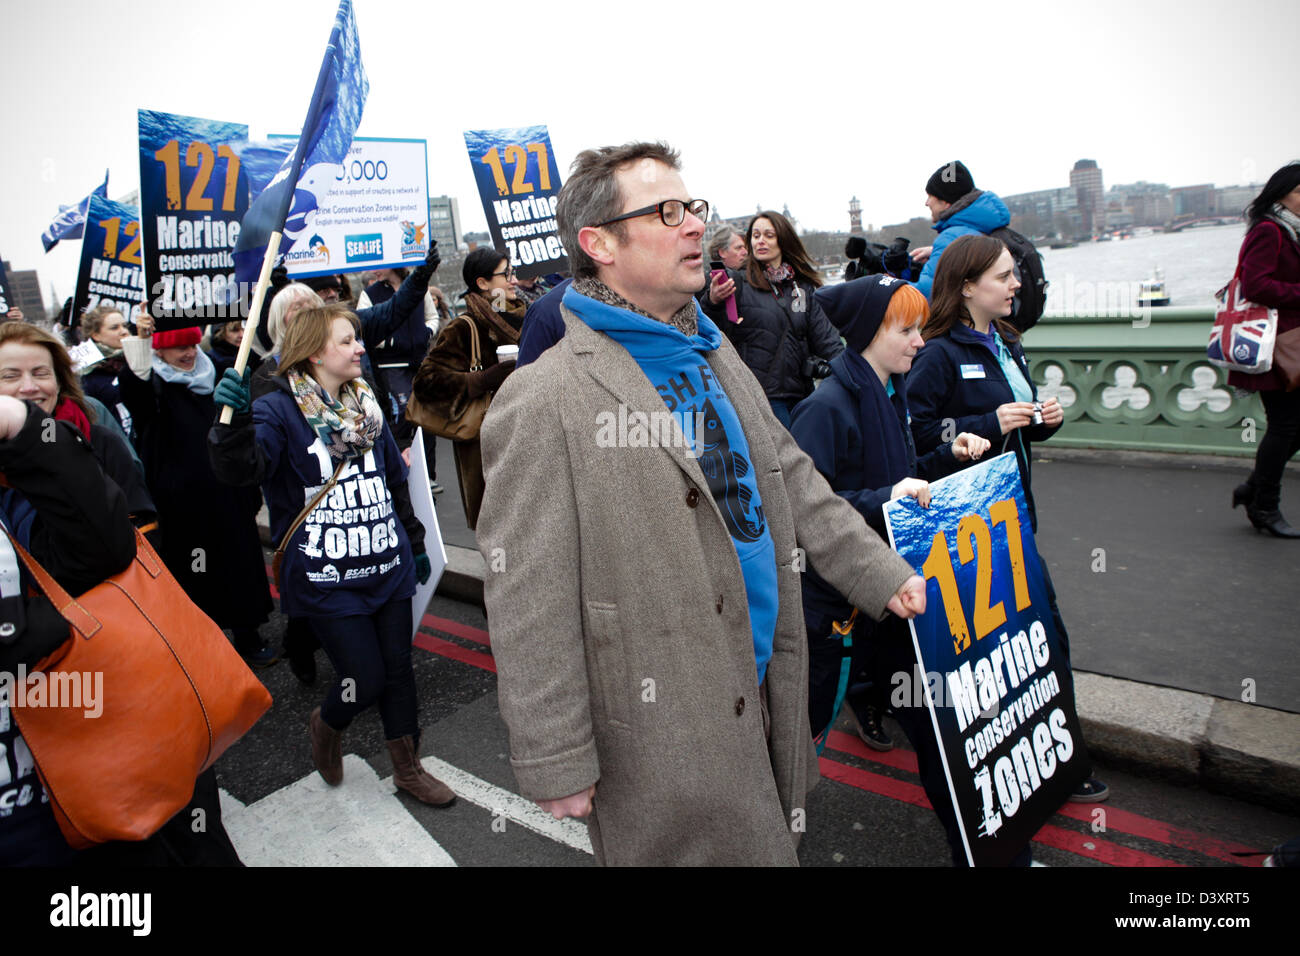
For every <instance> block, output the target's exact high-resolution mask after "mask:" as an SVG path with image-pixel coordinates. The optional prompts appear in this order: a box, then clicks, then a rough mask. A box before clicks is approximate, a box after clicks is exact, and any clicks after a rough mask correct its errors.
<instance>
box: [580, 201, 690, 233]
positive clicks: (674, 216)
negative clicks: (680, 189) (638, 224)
mask: <svg viewBox="0 0 1300 956" xmlns="http://www.w3.org/2000/svg"><path fill="white" fill-rule="evenodd" d="M652 212H657V213H658V214H659V221H660V222H662V223H663V224H664V225H665V226H670V227H676V226H680V225H681V224H682V223H683V222H685V221H686V214H687V213H688V212H689V213H690V214H691V215H692V216H695V217H696V218H697V219H701V220H705V219H708V218H709V204H708V203H707V202H705V201H704V200H703V199H665V200H664V201H663V202H657V203H655V204H654V205H653V206H644V207H642V208H641V209H633V210H632V211H631V212H625V213H623V215H621V216H615V217H614V218H613V219H606V220H605V221H604V222H598V223H596V225H595V227H593V228H600V227H601V226H608V225H609V224H610V223H614V222H622V221H623V220H624V219H635V218H636V217H637V216H648V215H650V213H652Z"/></svg>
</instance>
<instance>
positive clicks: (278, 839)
mask: <svg viewBox="0 0 1300 956" xmlns="http://www.w3.org/2000/svg"><path fill="white" fill-rule="evenodd" d="M427 762H428V761H427V760H426V763H427ZM466 776H468V774H466ZM470 779H473V778H472V777H471V778H470ZM452 786H453V787H455V785H454V784H453V785H452ZM457 792H459V791H457ZM466 799H470V798H469V797H466ZM221 816H222V822H223V823H224V824H225V827H226V832H227V833H229V834H230V840H231V842H232V843H234V845H235V849H236V850H237V851H239V857H240V859H242V860H243V861H244V863H245V864H247V865H248V866H455V865H456V861H455V860H453V859H452V858H451V855H450V854H448V853H447V851H446V850H444V849H443V848H442V847H441V846H439V845H438V842H437V841H436V840H434V839H433V837H431V836H430V835H429V832H428V831H427V830H425V829H424V827H422V826H421V825H420V823H419V821H418V820H416V819H415V817H413V816H411V814H410V812H409V811H408V810H407V809H406V807H404V806H403V805H402V802H401V801H400V800H399V799H398V798H397V796H396V794H395V793H394V792H393V788H392V780H391V778H389V779H387V780H382V781H381V780H380V779H379V775H378V774H377V773H375V771H374V770H373V769H372V768H371V766H370V764H368V763H366V762H365V761H364V760H362V759H361V758H360V757H358V756H357V755H356V754H346V755H345V756H344V757H343V783H342V784H340V785H339V786H337V787H331V786H329V785H328V784H326V783H325V781H324V780H322V779H321V778H320V774H318V773H315V772H314V771H313V772H312V774H311V775H310V776H307V777H303V778H302V779H301V780H299V781H297V782H295V783H291V784H289V786H287V787H283V788H281V789H280V790H277V791H275V793H272V794H268V795H267V796H265V797H263V798H262V799H261V800H258V801H256V802H255V803H251V804H249V805H247V806H245V805H244V804H242V803H240V802H239V801H238V800H236V799H235V798H234V797H232V796H231V795H230V794H228V793H226V791H224V790H222V791H221Z"/></svg>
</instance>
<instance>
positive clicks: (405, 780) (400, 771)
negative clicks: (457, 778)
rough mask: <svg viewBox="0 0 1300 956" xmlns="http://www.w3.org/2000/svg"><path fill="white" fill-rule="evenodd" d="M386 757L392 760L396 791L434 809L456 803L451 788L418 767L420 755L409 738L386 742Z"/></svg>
mask: <svg viewBox="0 0 1300 956" xmlns="http://www.w3.org/2000/svg"><path fill="white" fill-rule="evenodd" d="M388 756H390V757H391V758H392V759H393V784H394V785H395V786H396V787H397V788H398V789H400V790H405V791H406V792H407V793H409V794H411V796H413V797H415V799H417V800H419V801H420V802H421V803H428V804H431V805H432V806H435V807H449V806H451V805H452V804H453V803H455V802H456V794H455V793H454V792H452V789H451V787H449V786H447V785H446V784H445V783H443V782H442V781H441V780H438V779H437V778H436V777H434V776H433V775H432V774H431V773H429V772H428V771H427V770H425V769H424V767H422V766H421V765H420V755H419V754H418V753H416V751H415V741H414V740H412V739H411V738H410V737H398V738H397V739H396V740H390V741H388Z"/></svg>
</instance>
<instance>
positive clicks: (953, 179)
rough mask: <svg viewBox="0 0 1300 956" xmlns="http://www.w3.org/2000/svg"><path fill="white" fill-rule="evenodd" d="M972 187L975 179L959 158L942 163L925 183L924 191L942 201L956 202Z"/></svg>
mask: <svg viewBox="0 0 1300 956" xmlns="http://www.w3.org/2000/svg"><path fill="white" fill-rule="evenodd" d="M974 188H975V180H974V179H973V178H971V174H970V170H969V169H967V168H966V164H965V163H963V162H962V161H961V160H956V161H955V162H951V163H944V164H943V165H942V166H940V167H939V168H938V169H936V170H935V171H934V175H932V176H931V177H930V179H929V181H928V182H926V184H925V191H926V192H927V193H928V194H929V195H931V196H935V197H937V198H939V199H942V200H943V201H944V202H956V201H957V200H958V199H960V198H961V197H962V196H964V195H966V194H967V193H968V192H970V191H971V190H972V189H974Z"/></svg>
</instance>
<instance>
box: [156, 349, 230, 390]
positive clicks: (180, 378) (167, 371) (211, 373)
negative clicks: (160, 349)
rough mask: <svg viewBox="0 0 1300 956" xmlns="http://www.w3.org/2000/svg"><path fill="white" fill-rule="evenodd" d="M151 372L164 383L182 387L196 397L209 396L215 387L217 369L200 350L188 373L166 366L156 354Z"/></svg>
mask: <svg viewBox="0 0 1300 956" xmlns="http://www.w3.org/2000/svg"><path fill="white" fill-rule="evenodd" d="M153 370H154V371H155V372H157V373H158V376H159V378H161V379H162V380H163V381H164V382H170V383H172V384H176V383H179V384H181V385H184V386H185V387H186V388H188V389H189V390H190V391H192V392H194V393H195V394H196V395H211V394H212V389H213V387H214V386H215V385H216V379H217V369H216V366H214V365H213V364H212V359H210V358H208V357H207V355H206V354H205V353H204V352H203V351H202V350H201V349H200V350H198V352H197V353H196V355H195V359H194V368H192V369H190V370H189V371H188V372H185V371H182V370H181V369H178V368H176V367H175V366H172V365H168V364H167V363H166V362H164V361H163V360H162V359H160V358H159V357H158V356H157V355H156V354H155V355H154V357H153Z"/></svg>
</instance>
